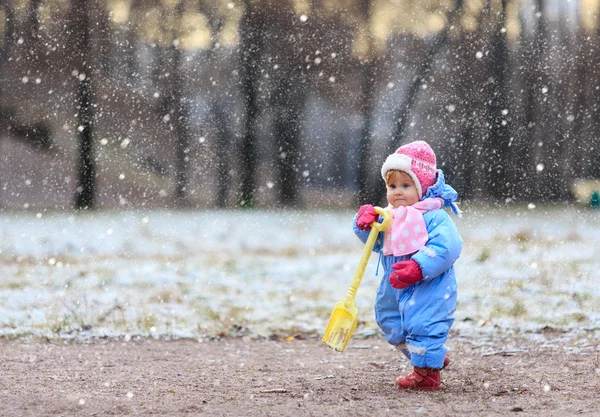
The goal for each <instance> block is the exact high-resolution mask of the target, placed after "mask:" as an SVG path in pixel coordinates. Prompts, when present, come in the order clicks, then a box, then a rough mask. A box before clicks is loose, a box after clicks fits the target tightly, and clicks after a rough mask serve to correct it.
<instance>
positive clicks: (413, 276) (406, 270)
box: [390, 259, 423, 290]
mask: <svg viewBox="0 0 600 417" xmlns="http://www.w3.org/2000/svg"><path fill="white" fill-rule="evenodd" d="M392 268H394V272H392V273H391V274H390V284H391V285H392V287H394V288H396V289H397V290H399V289H402V288H406V287H408V286H410V285H413V284H414V283H415V282H418V281H421V280H422V279H423V273H422V272H421V267H420V266H419V264H418V263H417V262H416V261H413V260H412V259H411V260H410V261H402V262H396V263H395V264H394V265H392Z"/></svg>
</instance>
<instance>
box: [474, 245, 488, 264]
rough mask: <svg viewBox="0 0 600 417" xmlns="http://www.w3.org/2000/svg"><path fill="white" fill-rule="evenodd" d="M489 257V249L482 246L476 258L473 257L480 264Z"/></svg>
mask: <svg viewBox="0 0 600 417" xmlns="http://www.w3.org/2000/svg"><path fill="white" fill-rule="evenodd" d="M489 258H490V250H489V249H488V248H483V249H481V252H479V255H477V258H475V261H476V262H478V263H480V264H481V263H484V262H485V261H487V260H488V259H489Z"/></svg>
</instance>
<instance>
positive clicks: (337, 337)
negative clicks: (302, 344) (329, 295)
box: [321, 301, 358, 352]
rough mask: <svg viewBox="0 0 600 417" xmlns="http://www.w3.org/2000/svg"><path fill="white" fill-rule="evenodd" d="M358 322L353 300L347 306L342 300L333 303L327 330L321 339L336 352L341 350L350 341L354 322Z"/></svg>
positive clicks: (354, 325) (354, 326) (354, 327)
mask: <svg viewBox="0 0 600 417" xmlns="http://www.w3.org/2000/svg"><path fill="white" fill-rule="evenodd" d="M357 323H358V310H357V309H356V306H355V305H354V302H353V303H352V305H351V306H350V307H347V306H346V304H345V303H344V302H343V301H340V302H338V303H336V304H335V307H334V308H333V312H332V313H331V317H330V318H329V324H328V325H327V330H325V334H324V335H323V339H322V340H321V341H322V342H323V343H325V344H326V345H327V346H329V347H330V348H332V349H335V350H337V351H338V352H343V351H344V349H346V345H347V344H348V342H349V341H350V338H351V337H352V334H353V333H354V329H356V324H357Z"/></svg>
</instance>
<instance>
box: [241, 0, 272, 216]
mask: <svg viewBox="0 0 600 417" xmlns="http://www.w3.org/2000/svg"><path fill="white" fill-rule="evenodd" d="M265 25H266V22H265V16H264V14H263V12H262V10H261V6H260V5H257V4H255V3H254V2H252V1H251V0H246V1H245V12H244V17H243V18H242V21H241V22H240V28H239V31H240V60H241V83H242V100H243V103H244V111H245V112H246V117H245V120H244V133H243V136H242V143H241V146H240V154H241V161H242V169H241V172H240V175H241V180H240V181H241V190H240V199H239V205H240V206H242V207H252V206H254V203H255V202H254V194H255V191H256V190H255V188H256V167H257V152H256V141H257V125H256V123H257V120H258V114H259V111H258V88H259V83H260V66H261V55H262V48H263V42H264V38H263V32H264V30H265Z"/></svg>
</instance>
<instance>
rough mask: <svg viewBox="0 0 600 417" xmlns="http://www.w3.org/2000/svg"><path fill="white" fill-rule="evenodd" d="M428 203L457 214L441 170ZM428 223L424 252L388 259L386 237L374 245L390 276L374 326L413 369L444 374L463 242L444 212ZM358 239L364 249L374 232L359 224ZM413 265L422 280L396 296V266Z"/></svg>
mask: <svg viewBox="0 0 600 417" xmlns="http://www.w3.org/2000/svg"><path fill="white" fill-rule="evenodd" d="M429 197H439V198H442V199H443V200H444V206H450V207H451V208H452V209H453V210H454V211H455V213H458V209H457V208H456V206H455V205H454V201H455V200H456V199H457V193H456V191H454V189H453V188H452V187H450V186H449V185H446V182H445V179H444V174H443V173H442V171H441V170H438V175H437V181H436V183H435V184H434V185H432V186H431V187H429V188H428V190H427V193H426V194H425V196H424V197H423V198H429ZM423 218H424V220H425V225H426V226H427V232H428V235H429V238H428V241H427V243H426V244H425V247H423V248H421V249H420V250H419V251H417V252H415V253H413V254H411V255H404V256H393V255H387V256H384V255H383V253H382V250H383V235H384V232H381V233H380V234H379V237H378V238H377V241H376V242H375V246H374V248H373V251H374V252H379V256H380V261H381V263H382V265H383V268H384V271H385V273H384V274H383V277H382V279H381V283H380V284H379V289H378V290H377V296H376V299H375V320H376V321H377V324H378V325H379V327H380V328H381V330H383V332H384V334H385V337H386V339H387V341H388V342H389V343H390V344H392V345H397V346H398V347H399V348H400V349H401V350H402V352H403V353H404V354H405V355H406V356H407V357H408V358H409V359H410V362H411V364H412V365H413V366H417V367H419V368H433V369H441V368H442V365H443V363H444V356H445V355H446V350H447V349H446V346H445V342H446V339H447V338H448V331H449V330H450V327H451V326H452V324H453V323H454V311H455V310H456V287H457V284H456V277H455V275H454V267H453V265H454V262H455V261H456V260H457V259H458V257H459V256H460V252H461V250H462V246H463V241H462V238H461V237H460V235H459V234H458V230H457V229H456V226H455V224H454V222H453V221H452V219H451V218H450V216H449V215H448V213H446V211H444V210H443V209H439V210H433V211H429V212H427V213H425V214H424V215H423ZM381 220H382V219H381V218H380V222H381ZM354 233H355V234H356V235H357V236H358V237H359V239H360V240H362V241H363V243H364V242H366V240H367V237H368V236H369V231H364V230H360V229H359V228H358V227H357V226H356V218H355V219H354ZM410 259H412V260H414V261H416V262H417V263H418V264H419V266H420V267H421V271H422V273H423V279H422V280H420V281H418V282H417V283H415V284H414V285H410V286H409V287H408V288H404V289H399V290H397V289H395V288H393V287H392V286H391V285H390V281H389V279H388V278H389V276H390V273H392V272H393V271H394V270H393V268H392V265H393V264H395V263H396V262H400V261H407V260H410Z"/></svg>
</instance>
